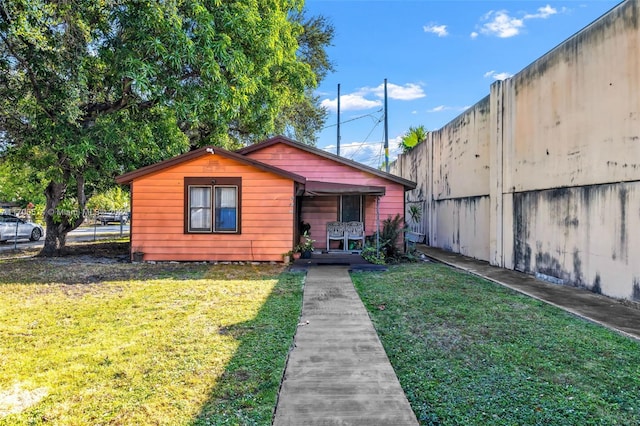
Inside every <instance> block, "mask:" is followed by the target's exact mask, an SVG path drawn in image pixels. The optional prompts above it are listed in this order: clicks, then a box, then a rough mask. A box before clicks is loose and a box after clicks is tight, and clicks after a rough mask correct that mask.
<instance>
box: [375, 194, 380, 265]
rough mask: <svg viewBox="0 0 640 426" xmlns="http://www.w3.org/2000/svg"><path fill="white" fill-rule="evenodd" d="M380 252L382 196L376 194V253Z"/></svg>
mask: <svg viewBox="0 0 640 426" xmlns="http://www.w3.org/2000/svg"><path fill="white" fill-rule="evenodd" d="M378 252H380V196H379V195H376V253H378Z"/></svg>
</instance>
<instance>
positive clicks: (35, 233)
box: [29, 228, 42, 241]
mask: <svg viewBox="0 0 640 426" xmlns="http://www.w3.org/2000/svg"><path fill="white" fill-rule="evenodd" d="M40 238H42V231H41V230H40V228H33V229H32V230H31V237H29V239H30V240H31V241H38V240H39V239H40Z"/></svg>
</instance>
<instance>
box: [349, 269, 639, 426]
mask: <svg viewBox="0 0 640 426" xmlns="http://www.w3.org/2000/svg"><path fill="white" fill-rule="evenodd" d="M352 278H353V281H354V283H355V284H356V288H357V289H358V292H359V294H360V295H361V298H362V300H363V302H364V303H365V305H366V307H367V309H368V310H369V312H370V315H371V317H372V319H373V322H374V325H375V327H376V329H377V330H378V334H379V335H380V338H381V340H382V343H383V345H384V347H385V349H386V351H387V354H388V356H389V358H390V360H391V363H392V364H393V366H394V368H395V370H396V373H397V375H398V378H399V379H400V382H401V384H402V386H403V388H404V390H405V393H406V394H407V397H408V399H409V402H410V403H411V405H412V407H413V410H414V412H415V413H416V416H417V417H418V419H419V421H420V423H421V424H424V425H638V424H640V344H639V343H638V342H636V341H634V340H631V339H629V338H626V337H622V336H620V335H618V334H616V333H614V332H611V331H609V330H607V329H605V328H602V327H600V326H597V325H594V324H591V323H589V322H586V321H583V320H580V319H578V318H576V317H574V316H572V315H570V314H567V313H565V312H564V311H561V310H559V309H557V308H554V307H551V306H548V305H546V304H544V303H542V302H539V301H536V300H534V299H530V298H527V297H525V296H522V295H519V294H516V293H514V292H512V291H510V290H507V289H505V288H502V287H500V286H498V285H496V284H493V283H490V282H488V281H485V280H482V279H479V278H477V277H474V276H472V275H470V274H466V273H463V272H460V271H457V270H454V269H451V268H449V267H446V266H443V265H439V264H434V263H427V264H425V263H420V264H405V265H399V266H392V267H390V269H389V271H388V272H386V273H354V274H352Z"/></svg>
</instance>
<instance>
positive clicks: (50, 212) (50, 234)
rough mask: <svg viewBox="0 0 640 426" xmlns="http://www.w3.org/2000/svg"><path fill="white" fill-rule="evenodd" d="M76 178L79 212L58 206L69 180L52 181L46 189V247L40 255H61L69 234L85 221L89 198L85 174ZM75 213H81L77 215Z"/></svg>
mask: <svg viewBox="0 0 640 426" xmlns="http://www.w3.org/2000/svg"><path fill="white" fill-rule="evenodd" d="M74 177H75V180H76V200H77V201H78V207H79V212H75V211H74V212H70V211H62V210H60V209H58V206H59V205H60V203H61V202H62V200H63V198H64V196H65V194H66V191H67V183H66V182H67V181H68V179H65V182H64V183H58V182H54V181H51V182H49V185H47V188H46V189H45V191H44V194H45V196H46V197H47V207H46V209H45V212H44V222H45V225H46V231H45V237H44V247H43V248H42V251H40V256H45V257H51V256H57V255H60V254H61V252H62V250H63V249H64V246H65V244H66V242H67V234H68V233H69V232H70V231H73V230H74V229H76V228H77V227H78V226H80V225H81V224H82V222H84V208H85V205H86V203H87V198H86V196H85V193H84V176H83V175H82V174H78V175H76V176H74ZM75 213H79V214H78V215H76V214H75Z"/></svg>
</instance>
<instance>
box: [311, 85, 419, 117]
mask: <svg viewBox="0 0 640 426" xmlns="http://www.w3.org/2000/svg"><path fill="white" fill-rule="evenodd" d="M425 96H426V94H425V93H424V90H423V89H422V86H421V85H420V84H415V83H407V84H405V85H404V86H398V85H397V84H392V83H387V97H388V98H389V99H395V100H400V101H412V100H415V99H420V98H424V97H425ZM383 99H384V83H383V84H380V85H379V86H376V87H362V88H360V89H358V90H356V91H355V92H353V93H350V94H347V95H340V110H341V111H349V110H351V111H356V110H365V109H370V108H376V107H379V106H382V101H383ZM320 105H322V106H323V107H325V108H327V109H328V110H330V111H337V109H338V102H337V98H334V99H324V100H322V101H321V102H320Z"/></svg>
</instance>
